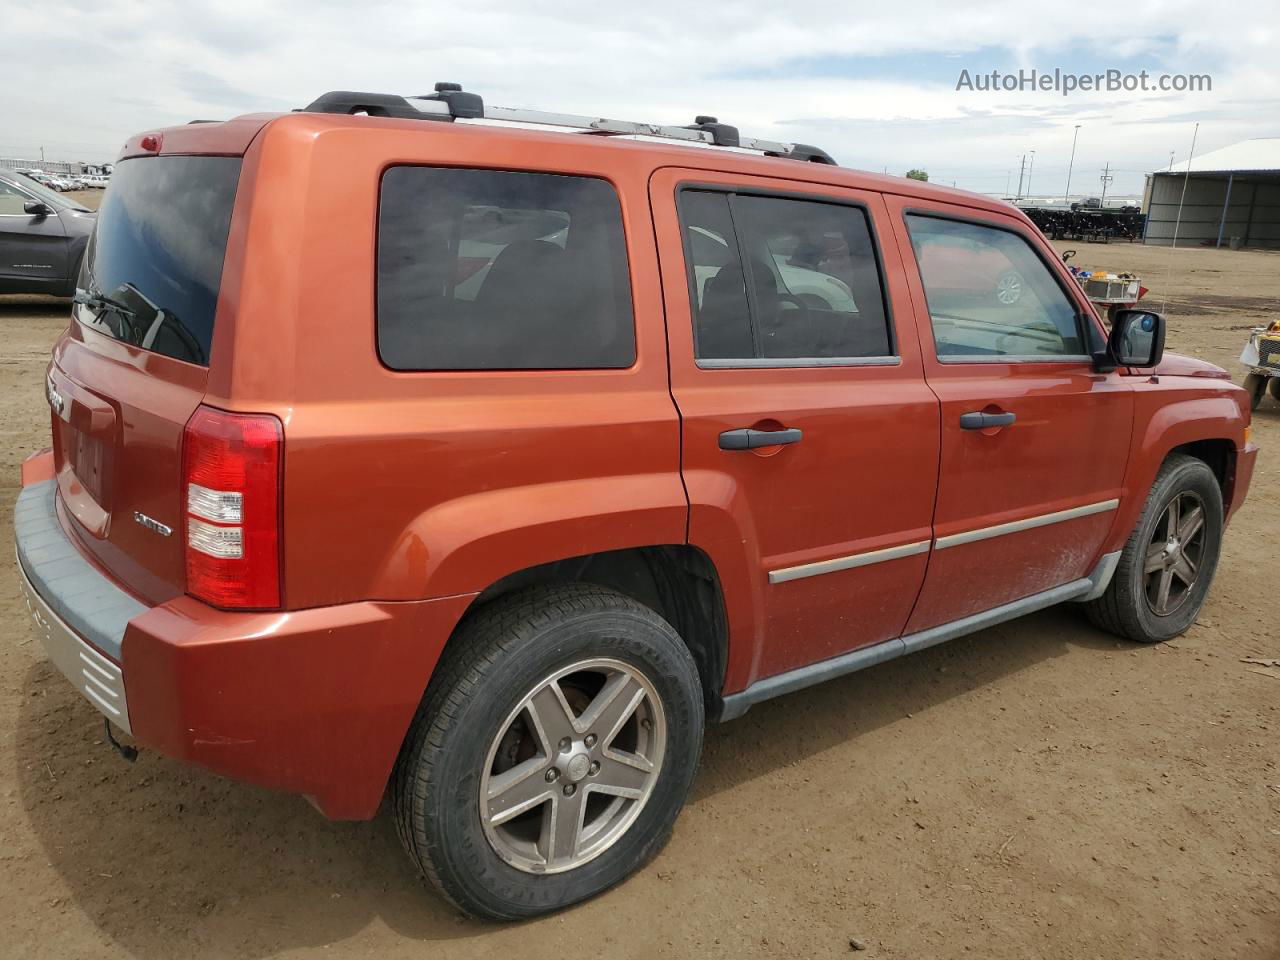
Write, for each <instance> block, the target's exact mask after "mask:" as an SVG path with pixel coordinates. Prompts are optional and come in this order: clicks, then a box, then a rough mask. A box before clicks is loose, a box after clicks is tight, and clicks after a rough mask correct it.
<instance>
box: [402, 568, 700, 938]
mask: <svg viewBox="0 0 1280 960" xmlns="http://www.w3.org/2000/svg"><path fill="white" fill-rule="evenodd" d="M584 663H585V664H588V665H590V670H595V669H599V670H600V671H602V672H601V673H599V674H598V675H597V674H596V673H592V672H590V670H586V671H581V672H574V673H572V674H569V675H567V676H563V677H560V678H559V679H558V680H554V681H553V682H554V683H555V685H556V688H557V689H558V690H559V691H560V693H562V694H563V696H557V695H553V693H552V692H551V687H550V685H549V684H548V680H549V678H554V677H556V675H557V674H558V673H561V672H563V671H565V670H569V669H576V668H577V667H578V666H580V665H582V664H584ZM609 671H615V672H613V673H609ZM618 678H630V679H629V680H626V681H625V682H626V683H631V684H634V686H631V687H627V686H624V685H623V684H624V681H623V680H620V679H618ZM597 680H600V681H602V686H601V687H600V688H599V690H598V691H596V692H594V693H593V692H591V690H590V684H591V683H592V682H596V681H597ZM611 684H617V686H616V687H611V686H610V685H611ZM645 684H647V685H648V686H647V687H646V686H644V685H645ZM610 689H618V690H624V691H628V692H626V694H625V696H624V695H619V696H617V697H615V698H614V701H612V702H611V705H612V703H621V702H623V701H624V700H625V701H626V702H630V703H632V704H633V706H632V709H631V712H629V713H628V712H626V711H625V710H623V709H622V708H619V714H618V715H624V714H625V716H626V719H625V720H624V722H623V723H622V725H621V726H618V725H617V724H612V729H613V730H614V731H615V734H614V735H610V734H605V733H600V734H599V735H598V736H593V735H591V732H590V731H589V730H578V729H577V726H578V725H580V724H583V723H584V721H586V718H588V717H589V715H593V714H592V711H593V710H595V709H596V707H597V705H598V704H600V703H601V702H602V700H604V699H606V698H605V697H604V693H605V692H606V691H608V690H610ZM537 691H542V693H541V694H539V699H538V700H537V703H538V704H540V705H539V706H538V707H537V710H538V711H540V713H539V714H537V715H538V716H545V717H547V718H548V719H547V720H546V721H545V722H543V721H539V723H538V724H537V725H535V724H534V723H533V722H531V721H532V718H533V717H534V716H535V714H534V712H533V710H534V706H533V704H532V703H528V702H527V701H528V699H529V698H530V696H531V694H533V693H536V692H537ZM584 691H585V692H584ZM636 691H638V692H636ZM542 696H546V697H548V698H550V699H547V700H543V699H541V697H542ZM570 701H579V702H578V703H575V705H573V706H572V708H571V709H572V712H573V713H574V714H576V716H575V719H574V720H571V721H568V722H569V723H570V724H571V725H572V726H571V728H569V729H570V732H572V734H573V736H572V738H569V737H566V738H564V740H559V741H557V740H553V739H552V737H553V736H554V733H555V725H556V724H557V723H562V722H564V721H565V715H564V714H563V712H562V713H560V714H559V715H558V717H557V716H552V714H553V713H555V710H554V709H553V708H547V707H545V706H542V705H545V704H547V703H552V704H555V705H556V706H557V707H559V706H563V705H564V704H568V703H569V702H570ZM611 708H612V707H611ZM586 722H589V721H586ZM610 724H611V721H607V720H604V721H601V728H602V729H603V728H604V727H606V726H610ZM646 724H647V727H646V726H645V725H646ZM703 726H704V712H703V703H702V688H701V685H700V683H699V680H698V672H697V667H696V666H695V664H694V661H693V657H692V656H691V655H690V653H689V650H688V648H687V647H686V645H685V644H684V642H683V641H682V640H681V639H680V637H679V635H678V634H677V633H676V632H675V630H674V629H672V627H671V626H670V624H668V623H667V622H666V621H665V620H663V619H662V617H660V616H659V615H658V614H656V613H655V612H654V611H652V610H650V609H649V608H648V607H645V606H643V605H642V604H640V603H638V602H636V601H635V600H632V599H631V598H629V597H626V596H624V595H622V594H620V593H617V592H616V591H613V590H610V589H607V588H605V587H598V586H592V585H588V584H570V585H566V586H556V587H538V588H533V589H530V590H524V591H520V592H518V593H515V594H511V595H508V596H505V597H501V598H499V599H498V600H495V601H494V602H492V603H490V604H489V605H487V606H485V607H482V608H481V609H480V610H479V611H478V612H477V613H476V614H475V615H474V616H472V617H471V618H470V619H469V620H467V621H465V622H464V624H463V625H462V627H461V628H460V629H459V631H458V633H457V634H456V635H455V636H454V637H453V638H452V639H451V640H450V645H449V649H448V650H447V651H446V654H445V656H444V658H443V659H442V661H441V663H440V665H439V666H438V667H437V669H436V674H435V676H434V677H433V678H432V681H431V684H430V686H429V687H428V690H427V694H426V696H425V697H424V698H423V702H422V705H421V706H420V708H419V710H418V714H417V716H416V717H415V719H414V722H413V724H412V726H411V728H410V731H409V734H408V736H407V737H406V740H405V744H404V746H403V748H402V749H401V753H400V757H399V759H398V761H397V764H396V771H395V774H394V780H393V784H392V791H393V803H394V811H395V818H396V824H397V828H398V831H399V833H400V839H401V841H402V842H403V843H404V846H405V849H406V850H407V851H408V853H409V856H410V858H411V859H412V860H413V861H414V862H415V863H416V864H417V865H418V867H419V868H420V869H421V870H422V872H423V874H424V875H425V876H426V877H427V878H428V879H429V880H430V881H431V883H432V884H433V885H434V886H435V887H436V889H437V890H439V891H440V892H441V893H442V894H443V895H444V896H445V897H446V898H447V899H448V900H449V901H451V902H452V903H453V904H454V905H455V906H457V907H458V908H459V909H461V910H462V911H464V912H465V913H468V914H471V915H473V916H479V917H486V918H489V919H494V920H519V919H524V918H527V917H533V916H537V915H539V914H543V913H547V912H549V911H553V910H558V909H560V908H562V907H567V906H569V905H570V904H573V903H577V902H578V901H581V900H585V899H587V898H589V897H592V896H595V895H596V894H598V893H601V892H603V891H604V890H607V889H609V888H610V887H612V886H614V885H615V884H617V883H618V882H620V881H621V880H623V879H624V878H626V877H627V876H628V875H629V874H631V873H632V872H633V871H635V870H636V869H638V868H639V867H641V866H643V865H644V864H645V863H647V862H648V861H649V860H650V859H651V858H652V857H653V856H655V855H656V854H657V853H658V851H659V850H661V849H662V847H663V846H664V844H665V843H666V841H667V839H668V838H669V837H670V835H671V831H672V827H673V825H674V824H675V820H676V816H677V814H678V813H679V812H680V808H681V807H682V806H683V805H684V800H685V797H686V795H687V794H688V791H689V786H690V784H691V783H692V782H693V776H694V773H695V771H696V770H697V766H698V760H699V756H700V753H701V750H702V736H703ZM544 729H545V730H546V731H547V734H544V733H542V732H541V731H543V730H544ZM560 732H564V730H563V729H562V730H561V731H560ZM626 737H630V738H632V739H629V740H628V741H627V743H626V744H625V745H623V746H620V744H621V742H622V740H623V739H624V738H626ZM570 739H572V745H571V748H570V751H569V752H568V753H565V752H563V750H564V747H563V744H564V743H565V742H566V741H568V740H570ZM592 741H595V742H594V744H593V742H592ZM610 741H612V745H610ZM588 748H592V749H593V750H594V752H587V751H588ZM620 750H626V751H629V752H626V753H619V752H618V751H620ZM631 751H633V752H631ZM531 753H532V755H529V754H531ZM548 754H549V755H548ZM517 756H519V757H521V759H517ZM644 756H648V757H649V758H650V761H654V762H652V763H650V766H651V768H652V770H651V772H649V773H644V774H637V773H636V770H635V768H634V767H632V768H630V772H629V774H628V775H629V776H637V777H639V776H644V777H645V778H651V779H646V781H645V782H646V783H649V786H648V788H647V789H648V792H647V794H646V795H645V796H644V797H643V798H642V799H638V800H637V799H624V798H620V797H617V796H613V795H611V794H610V793H606V792H602V791H604V790H606V789H612V788H608V787H606V786H605V785H604V784H605V781H606V776H609V777H612V776H614V775H615V774H616V773H617V771H620V770H623V767H629V766H630V763H629V762H628V763H624V764H623V766H618V763H619V761H618V760H617V759H616V758H617V757H624V758H631V760H633V761H636V762H639V760H637V758H639V759H640V760H642V759H643V757H644ZM579 757H585V758H586V759H585V760H580V759H579ZM650 761H645V762H650ZM588 763H589V764H590V766H588ZM526 768H527V769H532V770H534V771H535V772H534V773H532V774H531V775H528V776H525V777H517V779H516V780H515V786H514V787H512V790H511V792H501V791H498V790H497V787H496V786H495V785H496V784H498V783H499V782H500V778H501V775H502V773H503V772H507V771H518V770H522V769H526ZM552 768H554V772H555V773H556V777H557V778H556V779H555V780H552V779H551V774H552V772H553V769H552ZM584 770H588V771H590V772H589V773H585V774H584ZM513 776H516V775H515V774H513ZM597 776H598V777H599V779H598V780H593V779H592V778H593V777H597ZM544 783H549V784H550V785H549V786H547V787H546V788H545V790H546V791H548V795H547V796H546V797H545V799H542V800H537V798H536V797H530V796H528V795H526V797H525V801H524V803H521V802H519V800H518V798H516V799H515V800H513V802H512V803H511V804H510V805H509V808H510V809H517V808H518V809H522V810H524V811H525V812H523V813H521V814H519V815H517V816H515V817H512V818H511V819H510V820H508V821H505V822H503V823H501V824H497V825H489V824H487V823H486V822H485V816H487V814H488V813H489V812H490V811H492V810H493V809H494V808H495V805H497V804H499V803H501V802H503V801H504V800H505V798H506V797H508V796H512V797H515V790H516V788H521V789H527V790H528V791H530V793H536V792H539V791H542V790H543V789H544V787H543V786H542V785H543V784H544ZM571 788H572V790H573V791H576V792H575V793H573V794H572V797H576V798H577V802H578V803H579V804H582V805H583V806H582V807H581V809H582V810H583V811H584V817H585V823H586V829H583V830H582V835H581V838H579V837H578V836H577V835H576V833H575V835H574V837H573V842H574V843H576V844H578V845H577V846H574V845H573V844H570V843H565V844H559V845H557V844H554V843H551V842H550V841H548V840H547V837H548V835H549V834H552V835H554V833H555V832H554V831H553V830H550V829H549V828H548V824H552V823H554V822H555V821H554V820H552V817H551V814H550V811H552V810H554V811H555V812H556V814H555V815H556V816H557V817H559V816H560V811H561V810H572V809H579V808H576V807H573V806H572V805H571V804H572V802H573V801H572V797H570V792H571ZM482 789H484V792H485V794H486V796H490V797H492V796H493V795H494V794H495V793H496V794H497V796H498V799H497V800H494V799H490V800H486V801H485V804H486V813H485V814H482V812H481V803H482V801H481V792H482ZM562 797H565V798H567V799H565V800H564V801H563V803H562V801H561V798H562ZM531 800H536V801H537V802H536V805H533V806H530V805H529V803H530V802H531ZM615 807H616V808H617V809H616V810H614V813H613V814H611V815H610V814H609V811H610V810H613V809H614V808H615ZM593 808H594V810H595V814H594V816H595V819H594V820H593V813H592V811H593ZM602 808H603V812H602ZM498 815H499V816H501V815H502V811H501V810H500V811H499V814H498ZM606 815H610V816H612V817H613V818H614V819H607V818H606ZM628 818H629V819H628ZM562 822H563V823H565V824H569V825H570V827H572V821H568V820H563V821H562ZM579 822H582V821H579ZM601 823H603V824H604V827H600V826H599V824H601ZM591 829H596V831H597V833H596V836H595V837H594V838H591V837H590V836H589V832H590V830H591ZM610 836H612V839H609V837H610ZM606 840H607V841H608V842H607V843H606V842H605V841H606ZM592 844H595V845H596V846H597V847H598V849H593V848H592ZM580 849H582V850H585V852H583V853H579V850H580ZM557 850H559V851H561V853H562V854H563V855H558V854H557V853H556V851H557ZM539 857H541V858H542V860H541V866H539ZM566 857H567V858H568V859H567V860H566V859H565V858H566ZM575 857H576V858H577V860H575V859H574V858H575ZM582 857H586V859H585V860H581V858H582ZM578 860H581V862H578Z"/></svg>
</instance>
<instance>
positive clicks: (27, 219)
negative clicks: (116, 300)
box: [0, 179, 67, 289]
mask: <svg viewBox="0 0 1280 960" xmlns="http://www.w3.org/2000/svg"><path fill="white" fill-rule="evenodd" d="M35 199H37V198H36V197H35V196H34V195H32V194H29V193H27V192H25V191H24V190H22V189H21V188H20V187H19V186H17V185H16V184H13V183H10V182H9V181H8V180H2V179H0V279H4V280H9V281H14V280H19V281H28V282H29V281H37V283H36V284H31V285H30V288H31V289H38V286H39V284H41V283H44V284H53V283H56V282H57V281H59V280H65V279H66V276H67V231H66V228H65V227H63V225H62V221H61V220H60V219H59V218H58V215H57V213H48V214H45V215H44V216H36V215H33V214H30V213H27V212H26V210H25V209H24V207H25V205H26V204H27V203H30V202H31V201H32V200H35ZM11 286H14V287H15V288H16V287H18V286H20V284H11Z"/></svg>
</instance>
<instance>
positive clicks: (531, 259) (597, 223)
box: [378, 167, 636, 370]
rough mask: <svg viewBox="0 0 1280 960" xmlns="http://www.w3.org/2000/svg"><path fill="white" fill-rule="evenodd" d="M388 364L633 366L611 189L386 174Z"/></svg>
mask: <svg viewBox="0 0 1280 960" xmlns="http://www.w3.org/2000/svg"><path fill="white" fill-rule="evenodd" d="M378 351H379V353H380V354H381V356H382V360H383V362H384V363H386V364H387V365H388V366H389V367H392V368H393V369H396V370H484V369H507V370H514V369H526V370H527V369H574V368H592V367H628V366H630V365H631V364H632V363H633V362H635V355H636V349H635V330H634V325H633V323H632V319H631V286H630V281H629V279H628V276H627V256H626V246H625V242H624V240H623V234H622V214H621V210H620V208H619V205H618V197H617V194H616V193H615V192H614V189H613V187H612V186H610V185H609V184H608V183H606V182H605V181H603V180H595V179H590V178H586V177H565V176H553V175H550V174H541V173H510V172H504V171H497V170H449V169H440V168H433V167H393V168H392V169H391V170H388V171H387V173H386V174H385V176H384V177H383V179H382V198H381V206H380V212H379V219H378Z"/></svg>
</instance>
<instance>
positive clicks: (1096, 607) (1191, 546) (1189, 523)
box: [1085, 454, 1223, 643]
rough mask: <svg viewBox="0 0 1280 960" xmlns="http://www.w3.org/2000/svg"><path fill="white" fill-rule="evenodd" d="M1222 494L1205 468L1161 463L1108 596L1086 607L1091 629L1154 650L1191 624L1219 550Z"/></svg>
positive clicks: (1182, 461)
mask: <svg viewBox="0 0 1280 960" xmlns="http://www.w3.org/2000/svg"><path fill="white" fill-rule="evenodd" d="M1222 524H1223V510H1222V490H1221V489H1220V488H1219V486H1218V478H1217V477H1215V476H1214V475H1213V471H1212V470H1210V469H1209V467H1208V465H1206V464H1205V462H1204V461H1203V460H1197V459H1195V458H1194V457H1189V456H1185V455H1181V454H1179V455H1175V456H1172V457H1170V458H1169V459H1168V460H1166V461H1165V463H1164V466H1162V467H1161V468H1160V473H1159V474H1158V475H1157V476H1156V481H1155V483H1154V484H1153V485H1152V487H1151V492H1150V493H1149V494H1148V495H1147V503H1146V506H1145V507H1144V508H1143V511H1142V516H1141V518H1140V519H1139V520H1138V525H1137V527H1136V528H1135V529H1134V531H1133V533H1132V535H1131V536H1130V537H1129V540H1128V542H1127V543H1126V544H1125V547H1124V550H1123V552H1122V553H1121V554H1120V562H1119V564H1118V565H1117V567H1116V572H1115V575H1114V576H1113V577H1112V579H1111V583H1110V584H1109V585H1108V587H1107V590H1106V592H1105V593H1104V594H1103V595H1102V596H1101V597H1100V598H1098V599H1097V600H1093V601H1091V602H1089V603H1088V604H1086V605H1085V610H1086V612H1087V614H1088V616H1089V619H1090V620H1091V621H1092V622H1093V623H1094V625H1095V626H1098V627H1101V628H1102V629H1104V630H1107V631H1109V632H1111V633H1114V634H1117V635H1118V636H1121V637H1126V638H1127V639H1129V640H1136V641H1138V642H1139V643H1159V642H1161V641H1162V640H1169V639H1171V638H1173V637H1176V636H1178V635H1180V634H1182V633H1184V632H1186V630H1187V628H1188V627H1190V626H1191V624H1193V623H1194V622H1195V619H1196V617H1197V616H1198V615H1199V613H1200V608H1201V607H1202V606H1203V605H1204V599H1205V595H1206V594H1208V592H1209V585H1210V583H1212V582H1213V574H1214V571H1215V570H1216V569H1217V566H1218V551H1219V549H1220V548H1221V546H1222Z"/></svg>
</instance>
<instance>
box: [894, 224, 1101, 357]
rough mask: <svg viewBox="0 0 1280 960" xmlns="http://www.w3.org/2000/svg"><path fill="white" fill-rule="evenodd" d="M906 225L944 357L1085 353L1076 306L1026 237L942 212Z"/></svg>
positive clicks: (938, 343)
mask: <svg viewBox="0 0 1280 960" xmlns="http://www.w3.org/2000/svg"><path fill="white" fill-rule="evenodd" d="M907 227H908V229H909V230H910V233H911V244H912V246H913V247H914V248H915V253H916V262H917V263H918V264H919V266H920V276H921V279H922V280H923V281H924V289H925V297H926V299H927V300H928V303H929V316H930V318H931V319H932V321H933V339H934V343H935V346H936V348H937V351H938V356H939V358H940V359H943V360H945V359H947V358H948V357H955V358H969V359H972V358H975V357H999V356H1015V357H1039V356H1043V357H1055V356H1072V357H1074V356H1082V355H1084V354H1085V353H1087V351H1086V349H1085V347H1084V345H1083V344H1082V342H1081V339H1080V327H1079V323H1078V321H1077V318H1076V308H1075V305H1074V304H1073V303H1072V302H1071V300H1070V298H1069V297H1068V296H1067V295H1066V293H1064V292H1063V290H1062V288H1061V287H1060V286H1058V283H1057V282H1056V280H1055V279H1054V277H1053V274H1052V273H1051V272H1050V271H1049V268H1048V267H1047V266H1046V265H1045V263H1044V261H1043V260H1041V259H1040V258H1039V257H1038V256H1037V255H1036V253H1035V251H1034V250H1033V249H1032V248H1031V245H1030V244H1029V243H1028V242H1027V241H1026V240H1025V239H1024V238H1023V237H1021V236H1020V235H1018V234H1017V233H1014V232H1012V231H1010V230H999V229H996V228H994V227H984V226H980V225H978V224H974V223H961V222H959V221H955V220H942V219H939V218H936V217H924V216H908V217H907Z"/></svg>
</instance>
